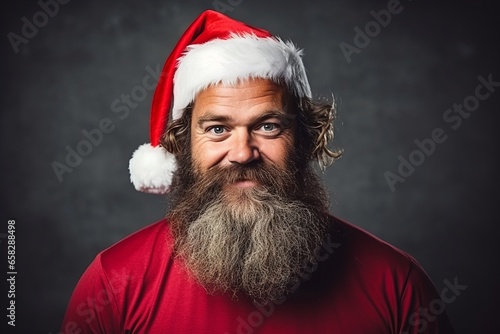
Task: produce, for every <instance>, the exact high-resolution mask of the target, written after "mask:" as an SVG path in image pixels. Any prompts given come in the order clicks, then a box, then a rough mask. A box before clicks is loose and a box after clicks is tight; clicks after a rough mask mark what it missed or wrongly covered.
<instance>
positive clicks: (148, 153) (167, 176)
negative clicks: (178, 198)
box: [129, 144, 177, 194]
mask: <svg viewBox="0 0 500 334" xmlns="http://www.w3.org/2000/svg"><path fill="white" fill-rule="evenodd" d="M176 169H177V163H176V160H175V157H174V155H173V154H172V153H170V152H168V151H167V150H165V149H164V148H163V147H162V146H156V147H153V146H151V144H143V145H141V146H139V148H138V149H137V150H136V151H135V152H134V154H133V155H132V159H130V163H129V171H130V181H131V182H132V183H133V184H134V186H135V189H137V190H139V191H143V192H147V193H152V194H165V193H167V192H168V191H169V188H170V185H171V184H172V177H173V173H174V171H175V170H176Z"/></svg>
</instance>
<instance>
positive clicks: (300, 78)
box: [172, 34, 311, 120]
mask: <svg viewBox="0 0 500 334" xmlns="http://www.w3.org/2000/svg"><path fill="white" fill-rule="evenodd" d="M301 56H302V51H301V50H299V49H297V48H296V47H295V46H294V45H293V43H292V42H284V41H282V40H281V39H280V38H277V37H267V38H259V37H257V36H255V35H251V34H244V35H237V34H232V35H231V36H230V38H229V39H214V40H211V41H209V42H207V43H204V44H193V45H190V46H188V48H187V49H186V51H185V53H184V55H183V56H182V57H180V58H179V60H178V67H177V70H176V72H175V76H174V105H173V108H172V118H173V119H174V120H175V119H178V118H180V117H181V116H182V110H183V109H184V108H185V107H187V106H188V105H189V104H190V103H191V102H193V101H194V99H195V97H196V94H198V93H199V92H200V91H202V90H203V89H205V88H207V87H208V86H209V85H211V84H216V83H222V84H227V85H234V84H236V83H237V82H238V80H239V79H247V78H267V79H271V80H284V82H285V83H286V84H287V86H288V88H289V89H291V90H292V93H294V94H295V95H296V96H298V97H311V88H310V86H309V82H308V80H307V76H306V72H305V68H304V64H303V63H302V58H301Z"/></svg>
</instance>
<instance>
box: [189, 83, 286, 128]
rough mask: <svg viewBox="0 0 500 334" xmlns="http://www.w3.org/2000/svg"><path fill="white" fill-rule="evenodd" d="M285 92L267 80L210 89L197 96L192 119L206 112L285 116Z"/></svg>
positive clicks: (282, 87) (282, 88) (214, 86)
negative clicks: (271, 113)
mask: <svg viewBox="0 0 500 334" xmlns="http://www.w3.org/2000/svg"><path fill="white" fill-rule="evenodd" d="M288 99H289V96H288V92H287V89H286V88H285V87H284V86H283V85H280V84H277V83H275V82H273V81H271V80H268V79H260V78H254V79H248V80H244V81H239V82H238V83H236V84H234V85H222V84H216V85H211V86H209V87H207V88H206V89H204V90H203V91H201V92H200V93H198V94H197V96H196V98H195V100H194V105H193V117H195V118H196V117H200V116H202V115H203V114H204V113H206V112H211V113H214V112H217V113H233V112H235V113H241V112H242V111H245V112H258V111H271V110H273V111H282V112H283V113H286V106H287V101H288Z"/></svg>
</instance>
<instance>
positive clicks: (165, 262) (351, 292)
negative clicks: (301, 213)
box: [61, 218, 453, 334]
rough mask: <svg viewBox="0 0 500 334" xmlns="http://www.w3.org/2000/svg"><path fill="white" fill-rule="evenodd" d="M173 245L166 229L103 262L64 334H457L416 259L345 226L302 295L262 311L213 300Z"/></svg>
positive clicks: (117, 249)
mask: <svg viewBox="0 0 500 334" xmlns="http://www.w3.org/2000/svg"><path fill="white" fill-rule="evenodd" d="M172 244H173V239H172V235H171V233H170V230H169V226H168V221H166V220H162V221H160V222H157V223H155V224H153V225H150V226H148V227H146V228H144V229H142V230H140V231H138V232H136V233H135V234H133V235H131V236H129V237H127V238H125V239H124V240H122V241H120V242H118V243H117V244H115V245H113V246H112V247H110V248H108V249H106V250H104V251H103V252H101V253H99V254H98V255H97V257H96V258H95V260H94V261H93V262H92V263H91V264H90V266H89V267H88V269H87V270H86V271H85V273H84V274H83V276H82V277H81V279H80V281H79V282H78V284H77V286H76V288H75V290H74V292H73V295H72V297H71V300H70V303H69V306H68V309H67V312H66V316H65V319H64V322H63V325H62V329H61V330H62V332H63V333H67V334H69V333H113V334H116V333H148V334H149V333H150V334H155V333H189V334H195V333H200V334H201V333H203V334H205V333H220V334H243V333H244V334H249V333H272V334H276V333H278V334H279V333H297V334H307V333H321V334H323V333H353V334H357V333H359V334H361V333H363V334H366V333H370V334H377V333H380V334H388V333H398V334H399V333H406V332H407V333H453V330H452V329H451V326H450V323H449V320H448V317H447V316H446V312H444V303H443V302H441V301H440V298H439V295H438V293H437V291H436V289H435V288H434V286H433V284H432V283H431V281H430V280H429V278H428V277H427V275H426V274H425V272H424V271H423V270H422V268H421V267H420V265H419V264H418V263H417V262H416V261H415V260H414V259H413V258H412V257H411V256H409V255H407V254H406V253H404V252H402V251H400V250H398V249H396V248H394V247H392V246H391V245H389V244H387V243H385V242H383V241H381V240H380V239H378V238H376V237H374V236H372V235H371V234H369V233H367V232H365V231H363V230H361V229H360V228H357V227H355V226H352V225H350V224H348V223H346V222H343V221H340V220H338V219H336V218H332V231H331V233H330V236H329V238H328V241H327V242H325V244H324V245H323V248H322V250H321V252H320V253H319V254H318V256H317V260H318V264H317V265H315V266H311V267H310V268H308V269H307V270H305V271H304V275H302V277H301V278H300V279H299V280H297V285H296V288H297V289H296V291H295V293H293V294H291V295H290V296H288V297H287V298H284V299H282V300H279V301H277V302H274V303H269V304H267V305H263V306H261V305H258V304H255V303H253V302H252V300H250V299H249V298H246V297H245V296H240V297H239V298H238V299H237V300H234V299H232V298H231V296H228V295H220V294H217V295H209V294H207V293H206V291H205V290H204V288H203V287H202V286H200V285H199V284H197V283H196V282H194V281H193V280H192V279H190V278H189V276H188V275H187V273H186V270H185V268H184V267H183V264H182V261H180V260H179V259H176V258H174V256H173V254H172ZM448 293H451V292H450V291H448Z"/></svg>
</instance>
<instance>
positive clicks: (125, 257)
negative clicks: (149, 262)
mask: <svg viewBox="0 0 500 334" xmlns="http://www.w3.org/2000/svg"><path fill="white" fill-rule="evenodd" d="M172 240H173V239H172V236H171V234H170V229H169V227H168V221H167V220H165V219H163V220H160V221H158V222H156V223H154V224H151V225H148V226H146V227H144V228H142V229H140V230H139V231H137V232H135V233H133V234H131V235H129V236H127V237H125V238H124V239H122V240H120V241H118V242H117V243H115V244H114V245H112V246H110V247H109V248H107V249H105V250H103V251H102V252H100V253H99V255H98V256H99V257H100V261H101V262H102V264H103V267H104V268H106V267H109V266H117V265H120V264H121V263H124V264H127V266H130V265H133V264H138V263H136V261H138V260H140V259H142V260H144V256H145V255H147V254H150V253H151V252H154V251H155V250H156V249H158V248H161V249H162V251H166V252H169V250H171V248H172V247H171V246H172V244H173V241H172ZM141 262H143V261H141Z"/></svg>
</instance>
